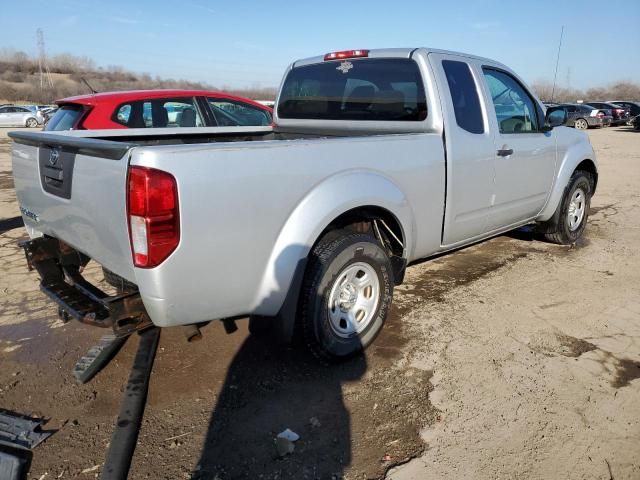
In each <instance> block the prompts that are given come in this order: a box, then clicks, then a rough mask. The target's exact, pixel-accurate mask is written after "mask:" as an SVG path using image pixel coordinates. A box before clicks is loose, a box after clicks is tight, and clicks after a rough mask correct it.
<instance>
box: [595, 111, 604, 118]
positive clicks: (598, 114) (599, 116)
mask: <svg viewBox="0 0 640 480" xmlns="http://www.w3.org/2000/svg"><path fill="white" fill-rule="evenodd" d="M596 117H598V118H604V112H598V113H596Z"/></svg>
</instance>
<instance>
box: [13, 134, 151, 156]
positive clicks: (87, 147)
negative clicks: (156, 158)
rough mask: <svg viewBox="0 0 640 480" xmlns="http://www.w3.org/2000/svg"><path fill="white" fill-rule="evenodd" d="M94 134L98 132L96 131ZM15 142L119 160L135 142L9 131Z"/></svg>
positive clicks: (134, 145)
mask: <svg viewBox="0 0 640 480" xmlns="http://www.w3.org/2000/svg"><path fill="white" fill-rule="evenodd" d="M96 134H99V133H98V132H96ZM8 135H9V136H10V137H11V138H12V139H13V140H14V141H15V142H16V143H20V144H23V145H32V146H34V147H50V148H65V150H68V151H73V153H76V154H80V155H90V156H92V157H99V158H106V159H109V160H120V159H122V157H124V156H125V155H126V153H127V152H128V151H129V150H130V149H132V148H133V147H136V146H138V144H136V143H123V142H113V141H110V140H97V139H93V138H84V137H71V136H67V135H56V134H51V133H43V132H9V134H8Z"/></svg>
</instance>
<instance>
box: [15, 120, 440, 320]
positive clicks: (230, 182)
mask: <svg viewBox="0 0 640 480" xmlns="http://www.w3.org/2000/svg"><path fill="white" fill-rule="evenodd" d="M170 130H172V131H171V132H170V133H166V132H158V131H152V130H151V129H143V131H142V132H136V131H131V130H124V131H117V132H111V131H89V132H69V133H68V134H65V135H60V134H49V133H31V132H12V133H11V135H12V137H13V139H14V140H15V142H16V143H15V145H14V150H13V168H14V175H15V185H16V192H17V197H18V200H19V202H20V205H21V208H22V213H23V216H24V218H25V225H26V227H27V229H28V230H29V232H30V233H31V235H32V236H33V235H35V236H37V235H41V234H44V235H48V236H51V237H54V238H58V239H60V240H63V241H64V242H66V243H67V244H69V245H70V246H72V247H73V248H75V249H77V250H78V251H80V252H82V253H84V254H85V255H87V256H88V257H90V258H92V259H94V260H95V261H97V262H98V263H100V264H101V265H103V266H104V267H106V268H108V269H109V270H111V271H113V272H115V273H116V274H118V275H120V276H121V277H123V278H125V279H127V280H128V281H130V282H133V283H135V284H136V285H138V287H139V288H140V292H141V294H142V296H143V298H144V302H145V307H146V308H147V310H148V311H149V313H150V315H151V317H152V319H153V321H154V322H155V323H156V324H158V325H161V326H168V325H178V324H189V323H196V322H200V321H205V320H210V319H212V318H222V317H225V316H229V315H236V314H239V313H256V314H262V315H273V314H275V313H276V312H277V311H278V308H279V307H280V305H281V304H282V301H283V298H284V296H285V294H286V292H285V291H284V290H283V288H282V286H285V285H288V283H289V282H290V279H291V276H292V275H293V270H292V269H293V268H295V262H287V261H285V257H286V256H298V255H303V256H305V255H306V253H305V252H307V251H308V250H309V249H310V248H311V246H312V244H313V242H314V241H315V239H316V238H317V236H318V235H319V234H320V233H321V232H322V230H323V229H324V228H325V227H326V226H327V225H328V223H329V222H331V221H332V219H334V218H335V217H336V216H337V215H339V214H340V213H342V212H344V211H345V210H348V209H349V208H356V207H360V206H362V203H361V202H362V201H363V198H364V199H365V200H366V201H367V202H368V203H369V204H370V205H373V206H379V207H380V208H387V209H388V210H390V211H398V212H400V215H402V216H403V217H404V218H402V222H403V224H408V225H413V229H412V232H411V237H412V238H408V239H407V252H408V259H409V260H411V259H413V258H419V257H420V256H422V255H423V254H424V252H427V251H435V250H437V249H438V247H439V245H440V229H439V228H433V225H440V224H441V222H442V216H443V204H442V199H443V198H444V194H445V193H444V185H445V180H444V179H445V173H444V170H445V164H444V153H443V148H444V147H443V143H442V138H441V135H440V134H438V133H435V132H434V133H411V134H391V135H390V134H382V135H364V132H359V134H357V135H353V136H351V135H350V136H348V137H344V136H343V137H338V136H330V135H325V132H322V133H291V132H274V131H273V130H272V129H271V128H270V127H266V128H265V127H262V128H260V127H259V128H254V127H248V128H242V129H240V128H234V129H233V131H230V130H231V129H227V128H225V129H217V130H218V131H202V132H184V131H180V132H176V130H178V129H170ZM182 130H183V129H182ZM199 130H205V129H199ZM206 130H208V129H206ZM319 137H322V138H319ZM207 138H208V139H209V140H208V141H207V142H206V143H205V142H204V139H207ZM194 141H197V143H193V142H194ZM186 143H188V145H187V144H186ZM53 149H56V150H58V151H59V152H60V156H61V158H63V160H64V161H65V162H66V161H67V158H68V160H69V161H70V162H72V163H73V169H72V175H69V178H66V177H65V180H64V181H65V182H66V181H67V180H69V181H72V186H71V187H70V192H69V193H70V196H69V198H63V196H60V195H58V194H56V192H52V191H47V189H46V188H45V187H46V182H47V181H49V180H46V178H45V177H44V174H43V172H46V171H47V170H48V168H49V167H50V165H48V163H47V162H49V160H50V158H51V152H52V150H53ZM129 165H137V166H145V167H151V168H157V169H160V170H163V171H165V172H168V173H170V174H171V175H173V176H174V177H175V179H176V180H177V184H178V192H179V202H180V235H181V237H180V244H179V245H178V247H177V249H176V250H175V251H174V252H173V253H172V254H171V256H170V257H169V258H168V259H167V260H165V261H164V262H163V263H162V264H161V265H160V266H158V267H156V268H152V269H140V268H135V267H134V266H133V261H132V255H131V247H130V240H129V232H128V218H127V210H126V209H127V207H126V197H127V172H128V167H129ZM390 202H391V203H392V204H391V203H390ZM411 205H421V208H422V211H421V212H420V215H419V216H415V215H414V213H413V212H412V210H411ZM350 206H351V207H350ZM291 229H294V230H296V231H295V232H294V231H292V230H291ZM417 236H420V238H421V239H422V241H421V242H420V244H416V242H415V241H414V239H415V238H416V237H417ZM292 238H296V239H298V241H297V242H295V244H291V239H292ZM301 238H303V239H304V240H300V239H301ZM283 255H285V257H282V256H283ZM281 257H282V258H281ZM290 263H291V264H290ZM210 298H217V299H219V300H218V301H216V304H215V305H214V306H212V305H211V302H210V301H208V300H205V299H210Z"/></svg>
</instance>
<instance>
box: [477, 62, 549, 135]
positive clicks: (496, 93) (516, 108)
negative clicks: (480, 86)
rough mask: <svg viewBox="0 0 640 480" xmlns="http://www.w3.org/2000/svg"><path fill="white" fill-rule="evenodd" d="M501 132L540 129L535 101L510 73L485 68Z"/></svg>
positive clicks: (521, 131) (526, 131) (523, 131)
mask: <svg viewBox="0 0 640 480" xmlns="http://www.w3.org/2000/svg"><path fill="white" fill-rule="evenodd" d="M482 71H483V72H484V77H485V79H486V81H487V85H488V86H489V92H490V93H491V98H492V100H493V106H494V107H495V110H496V117H497V118H498V126H499V128H500V133H530V132H536V131H538V119H537V117H536V108H535V103H534V101H533V99H532V98H531V96H530V95H529V94H528V93H527V91H526V90H525V89H524V87H522V85H520V83H518V81H517V80H516V79H515V78H513V77H512V76H511V75H509V74H508V73H505V72H502V71H499V70H494V69H492V68H483V69H482Z"/></svg>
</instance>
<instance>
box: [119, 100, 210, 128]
mask: <svg viewBox="0 0 640 480" xmlns="http://www.w3.org/2000/svg"><path fill="white" fill-rule="evenodd" d="M111 119H112V120H113V121H114V122H118V123H120V124H122V125H125V126H127V127H129V128H169V127H202V126H204V122H203V120H202V116H201V115H200V111H199V110H198V107H197V105H196V102H195V98H194V97H187V98H154V99H149V100H138V101H134V102H129V103H126V104H122V105H120V106H119V107H118V108H117V109H116V110H115V112H113V116H112V117H111Z"/></svg>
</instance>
